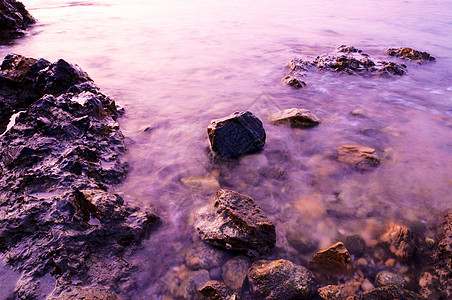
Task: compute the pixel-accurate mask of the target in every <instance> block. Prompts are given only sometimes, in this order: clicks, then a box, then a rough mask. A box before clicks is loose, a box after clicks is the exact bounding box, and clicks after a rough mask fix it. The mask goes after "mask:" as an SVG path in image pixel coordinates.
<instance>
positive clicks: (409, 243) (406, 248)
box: [380, 224, 417, 260]
mask: <svg viewBox="0 0 452 300" xmlns="http://www.w3.org/2000/svg"><path fill="white" fill-rule="evenodd" d="M380 240H381V242H383V243H384V244H386V245H387V246H388V247H389V251H390V252H391V253H392V254H394V255H395V256H396V257H397V258H399V259H403V260H410V259H412V258H413V257H414V254H416V250H417V246H416V235H415V234H414V232H413V231H412V230H410V229H409V228H408V227H406V226H403V225H399V224H391V225H390V228H389V229H388V231H386V233H385V234H383V235H382V236H381V238H380Z"/></svg>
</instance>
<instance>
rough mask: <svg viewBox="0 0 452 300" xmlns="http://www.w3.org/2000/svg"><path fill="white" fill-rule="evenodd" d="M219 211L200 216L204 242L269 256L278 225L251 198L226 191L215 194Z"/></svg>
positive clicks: (200, 230) (199, 220)
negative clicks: (267, 253)
mask: <svg viewBox="0 0 452 300" xmlns="http://www.w3.org/2000/svg"><path fill="white" fill-rule="evenodd" d="M214 206H215V212H213V213H212V212H205V213H202V214H200V215H199V217H198V220H197V221H196V224H195V226H196V229H197V230H198V232H199V234H200V236H201V239H203V240H204V241H206V242H208V243H210V244H212V245H214V246H217V247H221V248H225V249H232V250H242V251H246V252H247V253H248V254H250V255H253V254H255V253H265V252H268V251H269V250H270V249H271V248H273V247H274V246H275V243H276V231H275V225H273V223H272V222H271V221H270V220H269V219H268V218H267V216H266V215H265V213H264V212H263V211H262V209H261V208H260V207H259V205H257V204H256V203H255V202H254V200H253V199H252V198H251V197H248V196H246V195H242V194H239V193H237V192H234V191H229V190H225V189H221V190H218V191H217V193H216V195H215V202H214Z"/></svg>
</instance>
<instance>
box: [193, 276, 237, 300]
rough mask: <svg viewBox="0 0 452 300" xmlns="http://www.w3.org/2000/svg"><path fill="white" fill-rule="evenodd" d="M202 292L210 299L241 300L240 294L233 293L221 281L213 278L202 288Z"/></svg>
mask: <svg viewBox="0 0 452 300" xmlns="http://www.w3.org/2000/svg"><path fill="white" fill-rule="evenodd" d="M199 291H200V293H201V294H202V295H203V296H204V297H206V298H207V299H209V300H239V299H240V296H239V295H237V294H233V293H232V292H231V290H230V289H229V288H228V287H227V286H226V285H225V284H224V283H223V282H221V281H216V280H211V281H209V282H207V283H206V284H205V285H204V286H203V287H202V288H201V289H200V290H199Z"/></svg>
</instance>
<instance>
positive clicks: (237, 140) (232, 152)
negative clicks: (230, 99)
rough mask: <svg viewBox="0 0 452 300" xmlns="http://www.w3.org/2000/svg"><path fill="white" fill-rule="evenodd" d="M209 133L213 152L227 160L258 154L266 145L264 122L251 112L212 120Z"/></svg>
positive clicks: (208, 129)
mask: <svg viewBox="0 0 452 300" xmlns="http://www.w3.org/2000/svg"><path fill="white" fill-rule="evenodd" d="M207 133H208V135H209V140H210V146H211V148H212V150H213V151H214V152H215V153H217V154H218V155H220V156H221V157H225V158H236V157H239V156H240V155H243V154H246V153H252V152H256V151H258V150H261V149H262V148H263V147H264V145H265V130H264V127H263V125H262V122H261V120H259V119H258V118H256V117H255V116H254V115H253V114H252V113H251V112H249V111H247V112H243V111H241V112H235V113H233V114H231V115H229V116H227V117H224V118H221V119H216V120H212V121H211V122H210V125H209V126H208V127H207Z"/></svg>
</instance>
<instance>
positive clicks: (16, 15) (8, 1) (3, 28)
mask: <svg viewBox="0 0 452 300" xmlns="http://www.w3.org/2000/svg"><path fill="white" fill-rule="evenodd" d="M35 22H36V20H35V19H34V18H33V17H32V16H31V15H30V14H29V13H28V11H27V10H26V9H25V6H24V5H23V4H22V3H21V2H18V1H15V0H0V42H1V41H2V40H3V41H4V40H9V39H12V38H15V37H19V36H22V35H24V30H25V29H27V27H28V26H29V25H31V24H33V23H35Z"/></svg>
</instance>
